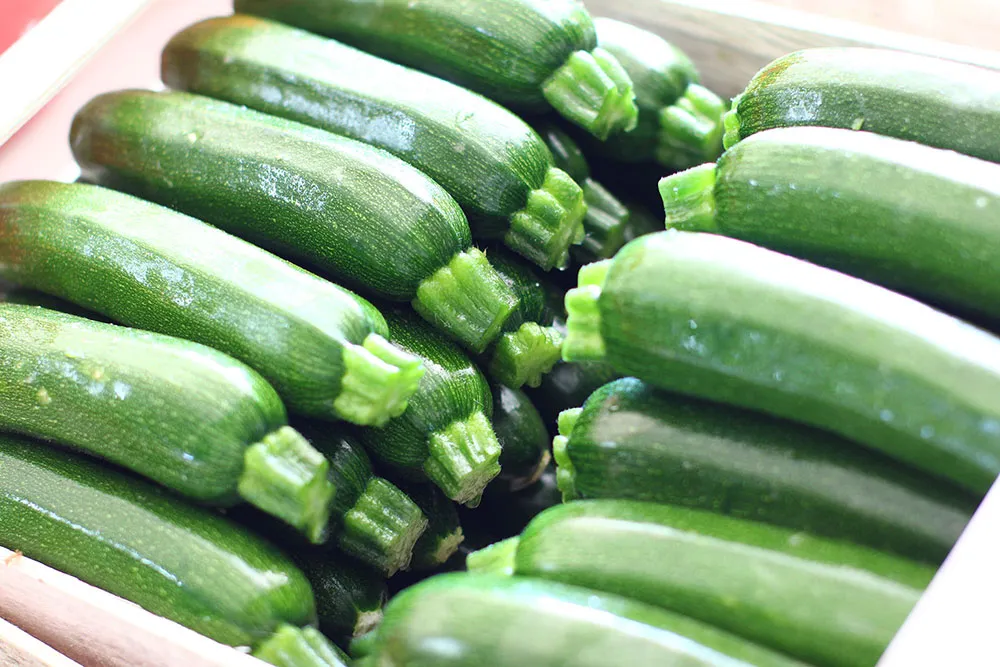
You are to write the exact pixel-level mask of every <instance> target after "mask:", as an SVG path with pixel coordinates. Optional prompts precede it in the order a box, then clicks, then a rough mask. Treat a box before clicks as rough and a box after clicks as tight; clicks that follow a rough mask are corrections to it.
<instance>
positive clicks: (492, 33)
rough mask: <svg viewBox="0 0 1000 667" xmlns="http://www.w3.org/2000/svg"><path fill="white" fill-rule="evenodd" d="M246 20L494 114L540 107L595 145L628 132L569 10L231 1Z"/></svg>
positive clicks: (590, 41)
mask: <svg viewBox="0 0 1000 667" xmlns="http://www.w3.org/2000/svg"><path fill="white" fill-rule="evenodd" d="M234 7H235V9H236V11H237V12H242V13H246V14H256V15H258V16H264V17H267V18H271V19H275V20H277V21H281V22H282V23H287V24H289V25H294V26H297V27H299V28H304V29H306V30H310V31H312V32H315V33H319V34H322V35H326V36H328V37H334V38H336V39H339V40H341V41H344V42H346V43H348V44H351V45H353V46H356V47H358V48H361V49H363V50H365V51H369V52H371V53H374V54H376V55H379V56H382V57H384V58H388V59H389V60H395V61H396V62H399V63H402V64H404V65H409V66H411V67H416V68H417V69H422V70H426V71H427V72H430V73H431V74H434V75H436V76H440V77H442V78H444V79H449V80H451V81H454V82H456V83H458V84H460V85H462V86H464V87H466V88H469V89H471V90H474V91H476V92H479V93H482V94H483V95H485V96H486V97H489V98H492V99H494V100H496V101H498V102H500V103H501V104H503V105H504V106H509V107H512V108H515V109H523V110H535V111H537V110H541V109H544V108H545V106H546V103H548V105H551V107H552V108H554V109H555V110H556V111H557V112H559V113H560V114H562V115H563V116H564V117H565V118H567V119H568V120H570V121H571V122H573V123H575V124H577V125H579V126H580V127H582V128H584V129H585V130H587V131H588V132H590V133H591V134H593V135H594V136H596V137H597V138H599V139H602V140H603V139H606V138H607V137H608V136H609V135H611V134H614V133H617V132H627V131H629V130H631V129H632V128H633V127H635V122H636V115H637V110H636V106H635V95H634V94H633V92H632V82H631V81H630V80H629V78H628V75H627V74H626V73H625V71H624V70H623V69H622V67H621V65H619V64H618V61H617V60H615V58H614V56H612V55H611V54H610V53H608V52H607V51H605V50H603V49H599V48H596V47H597V38H596V36H595V34H594V24H593V21H592V19H591V18H590V14H588V13H587V10H586V9H585V8H584V7H583V5H582V3H579V2H576V0H548V1H547V2H544V3H538V2H534V1H533V0H491V1H490V2H478V1H477V0H460V1H457V2H456V0H421V2H411V1H410V0H236V2H234Z"/></svg>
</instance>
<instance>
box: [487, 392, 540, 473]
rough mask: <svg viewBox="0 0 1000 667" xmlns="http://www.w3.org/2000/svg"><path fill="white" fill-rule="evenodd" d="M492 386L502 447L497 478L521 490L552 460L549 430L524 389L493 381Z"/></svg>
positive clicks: (495, 430)
mask: <svg viewBox="0 0 1000 667" xmlns="http://www.w3.org/2000/svg"><path fill="white" fill-rule="evenodd" d="M490 390H491V393H492V394H493V431H494V432H495V433H496V434H497V440H499V441H500V447H501V452H500V475H499V477H498V481H501V482H504V483H505V484H506V485H507V486H508V487H509V488H510V490H511V491H518V490H520V489H523V488H525V487H527V486H531V485H532V484H534V483H535V482H537V481H538V478H539V477H540V476H541V475H542V472H543V471H544V470H545V467H546V466H547V465H548V464H549V459H550V458H551V455H550V453H549V445H550V444H551V439H550V436H549V431H548V429H547V428H545V422H544V421H543V420H542V416H541V415H540V414H538V410H536V409H535V406H534V405H533V404H532V403H531V399H530V398H528V396H527V394H525V393H524V392H523V391H521V390H519V389H511V388H510V387H507V386H504V385H500V384H492V385H491V386H490Z"/></svg>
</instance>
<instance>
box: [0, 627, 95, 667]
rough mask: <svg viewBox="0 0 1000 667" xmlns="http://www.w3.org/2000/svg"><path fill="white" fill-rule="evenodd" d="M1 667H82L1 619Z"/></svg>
mask: <svg viewBox="0 0 1000 667" xmlns="http://www.w3.org/2000/svg"><path fill="white" fill-rule="evenodd" d="M0 667H80V665H79V663H77V662H73V661H72V660H70V659H69V658H67V657H66V656H64V655H63V654H61V653H59V652H58V651H56V650H55V649H53V648H52V647H51V646H49V645H48V644H43V643H42V642H40V641H38V640H37V639H35V638H34V637H32V636H31V635H29V634H28V633H27V632H25V631H24V630H22V629H21V628H19V627H17V626H16V625H12V624H10V623H8V622H7V621H5V620H3V619H0Z"/></svg>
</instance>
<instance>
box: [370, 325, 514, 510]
mask: <svg viewBox="0 0 1000 667" xmlns="http://www.w3.org/2000/svg"><path fill="white" fill-rule="evenodd" d="M384 312H385V316H386V321H387V322H388V323H389V328H390V330H391V331H392V341H393V343H394V344H396V345H398V346H399V347H400V348H402V349H404V350H406V351H407V352H409V353H410V354H413V355H414V356H416V357H417V358H419V359H421V360H422V362H423V365H424V367H425V368H426V369H427V372H426V373H425V374H424V376H423V378H421V380H420V385H419V387H418V388H417V392H416V393H415V394H414V395H413V397H412V398H411V399H410V404H409V407H407V409H406V412H404V413H403V414H402V415H401V416H399V417H397V418H396V419H393V420H392V421H391V422H389V423H388V424H386V425H384V426H382V427H381V428H369V429H364V430H362V431H361V432H360V437H361V440H362V442H363V443H364V445H365V448H366V449H367V450H368V451H369V452H370V453H371V454H372V456H374V457H375V458H376V459H377V460H378V461H380V462H382V463H384V464H386V465H388V466H390V467H391V468H393V469H395V470H396V471H397V472H402V473H403V474H405V475H408V476H412V477H416V478H417V479H429V480H430V481H432V482H434V483H435V484H437V485H438V486H439V487H440V488H441V490H442V491H444V492H445V495H447V496H448V497H449V498H451V499H452V500H454V501H455V502H458V503H472V504H476V503H478V502H479V497H480V495H481V494H482V491H483V489H484V488H485V487H486V485H487V484H488V483H489V482H490V480H492V479H493V478H494V477H496V476H497V473H499V472H500V466H499V464H498V463H497V461H498V459H499V458H500V443H498V442H497V438H496V434H495V433H494V432H493V427H492V426H491V425H490V422H489V420H490V417H491V414H490V413H491V410H492V407H493V398H492V396H490V388H489V385H488V384H487V383H486V378H484V377H483V374H482V373H481V372H480V371H479V369H478V368H476V366H475V364H473V363H472V361H471V360H470V359H469V357H468V356H467V355H466V354H465V353H464V352H463V351H462V350H461V349H459V348H458V346H456V345H455V344H453V343H451V342H450V341H448V340H447V339H445V338H444V337H443V336H441V335H440V334H438V333H437V332H436V331H434V330H433V329H432V328H430V327H429V326H428V325H426V324H425V323H423V322H421V321H420V320H419V319H417V318H416V317H415V316H414V315H413V313H412V312H407V311H406V310H403V309H401V308H391V309H390V308H386V309H385V310H384Z"/></svg>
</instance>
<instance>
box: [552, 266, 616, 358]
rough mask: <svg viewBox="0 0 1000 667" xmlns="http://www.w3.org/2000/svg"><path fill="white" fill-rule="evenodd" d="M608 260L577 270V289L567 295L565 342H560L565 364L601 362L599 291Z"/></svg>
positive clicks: (603, 351)
mask: <svg viewBox="0 0 1000 667" xmlns="http://www.w3.org/2000/svg"><path fill="white" fill-rule="evenodd" d="M611 262H612V260H610V259H605V260H601V261H600V262H594V263H593V264H588V265H586V266H584V267H583V268H581V269H580V273H579V276H578V278H577V284H578V287H575V288H573V289H571V290H569V291H568V292H566V313H567V317H566V340H564V341H563V349H562V352H563V354H562V356H563V360H564V361H586V360H598V359H603V358H604V354H605V347H604V337H603V336H602V335H601V306H600V298H601V289H602V287H603V285H604V279H605V278H606V277H607V274H608V270H609V269H610V268H611Z"/></svg>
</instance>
